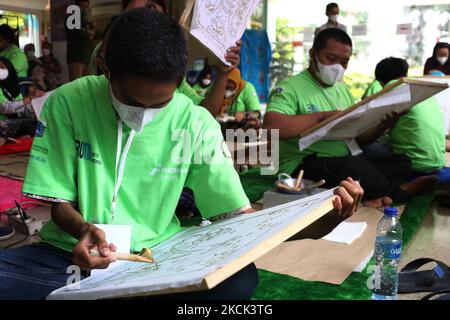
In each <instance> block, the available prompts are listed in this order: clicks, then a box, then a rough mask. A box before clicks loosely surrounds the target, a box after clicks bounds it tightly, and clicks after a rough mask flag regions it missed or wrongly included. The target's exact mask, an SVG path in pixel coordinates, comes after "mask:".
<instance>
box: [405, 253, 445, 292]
mask: <svg viewBox="0 0 450 320" xmlns="http://www.w3.org/2000/svg"><path fill="white" fill-rule="evenodd" d="M431 262H434V263H436V264H437V265H436V267H434V268H433V269H432V270H423V271H417V269H419V268H421V267H422V266H424V265H426V264H428V263H431ZM449 289H450V269H449V267H448V266H447V265H446V264H445V263H443V262H442V261H438V260H434V259H430V258H422V259H417V260H414V261H411V262H410V263H408V264H407V265H406V266H405V267H404V268H403V269H402V270H401V271H400V273H399V283H398V293H414V292H437V291H442V290H449Z"/></svg>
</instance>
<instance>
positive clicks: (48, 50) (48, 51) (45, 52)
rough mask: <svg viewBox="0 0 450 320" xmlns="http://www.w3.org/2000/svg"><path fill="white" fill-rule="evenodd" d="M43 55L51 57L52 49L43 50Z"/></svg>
mask: <svg viewBox="0 0 450 320" xmlns="http://www.w3.org/2000/svg"><path fill="white" fill-rule="evenodd" d="M42 54H43V55H44V56H49V55H50V49H42Z"/></svg>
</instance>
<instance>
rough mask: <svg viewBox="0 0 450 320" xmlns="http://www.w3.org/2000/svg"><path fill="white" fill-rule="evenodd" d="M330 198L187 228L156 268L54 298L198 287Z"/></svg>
mask: <svg viewBox="0 0 450 320" xmlns="http://www.w3.org/2000/svg"><path fill="white" fill-rule="evenodd" d="M331 197H333V190H328V191H325V192H322V193H319V194H316V195H313V196H311V197H308V198H304V199H301V200H298V201H294V202H291V203H288V204H285V205H281V206H277V207H273V208H269V209H266V210H263V211H260V212H256V213H252V214H242V215H239V216H237V217H234V218H230V219H226V220H223V221H218V222H214V223H212V224H211V225H208V226H206V227H191V228H188V229H186V230H185V231H183V232H181V233H179V234H177V235H175V236H174V237H172V238H170V239H168V240H167V241H165V242H163V243H161V244H159V245H157V246H155V247H154V248H152V251H153V253H154V258H155V260H156V261H157V265H156V264H150V265H149V264H148V263H140V262H124V263H122V264H120V265H117V266H114V267H112V268H110V269H107V271H106V272H104V273H102V274H98V275H95V276H92V277H89V278H86V279H84V280H83V281H81V282H80V283H79V284H80V288H79V289H78V290H74V289H72V288H69V287H64V288H61V289H59V290H56V291H55V292H53V293H52V294H51V295H50V296H49V298H50V299H62V298H66V299H100V298H108V297H117V296H126V295H130V294H145V293H147V294H148V293H149V292H152V291H157V290H166V289H169V288H184V287H187V286H192V285H197V286H199V285H200V284H201V283H202V280H203V279H204V278H205V277H206V276H207V275H208V274H210V273H212V272H214V271H216V270H218V269H220V268H222V267H224V266H225V265H227V264H229V263H231V262H233V261H235V260H236V259H238V258H240V257H241V256H243V255H245V254H246V253H248V252H249V251H250V250H252V249H254V248H255V247H257V246H258V245H259V244H261V243H262V242H264V241H265V240H268V239H270V238H271V237H273V236H274V235H276V234H278V233H279V232H281V231H283V230H284V229H286V228H287V227H288V226H290V225H291V224H292V223H294V222H296V221H299V220H300V219H302V218H304V217H305V216H306V215H307V214H308V213H309V212H311V211H312V210H314V209H316V208H318V207H319V206H321V205H322V204H323V202H324V201H326V200H329V199H330V198H331Z"/></svg>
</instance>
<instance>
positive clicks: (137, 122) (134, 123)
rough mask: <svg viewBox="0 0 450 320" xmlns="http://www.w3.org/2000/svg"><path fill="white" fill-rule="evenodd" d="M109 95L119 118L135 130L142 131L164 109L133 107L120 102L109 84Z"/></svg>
mask: <svg viewBox="0 0 450 320" xmlns="http://www.w3.org/2000/svg"><path fill="white" fill-rule="evenodd" d="M109 95H110V97H111V103H112V105H113V107H114V110H116V112H117V114H118V115H119V117H120V119H121V120H122V121H123V122H124V123H125V124H126V125H127V126H129V127H130V128H131V129H133V130H134V131H136V132H142V130H144V127H145V126H146V125H147V124H149V123H150V122H152V121H153V119H154V118H155V117H156V116H157V115H158V114H160V113H161V111H163V110H164V107H162V108H154V109H152V108H148V109H145V108H142V107H133V106H129V105H126V104H124V103H122V102H120V101H119V100H118V99H117V98H116V97H115V96H114V93H113V91H112V88H111V86H110V87H109Z"/></svg>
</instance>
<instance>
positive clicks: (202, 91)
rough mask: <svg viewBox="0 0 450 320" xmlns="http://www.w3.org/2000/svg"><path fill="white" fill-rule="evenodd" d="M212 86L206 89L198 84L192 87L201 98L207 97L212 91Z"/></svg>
mask: <svg viewBox="0 0 450 320" xmlns="http://www.w3.org/2000/svg"><path fill="white" fill-rule="evenodd" d="M211 87H212V84H210V85H209V86H207V87H206V88H204V87H202V86H201V85H200V83H196V84H194V85H193V86H192V89H194V91H195V93H196V94H198V95H199V96H201V97H203V98H204V97H205V95H206V93H207V92H208V91H209V89H211Z"/></svg>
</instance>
